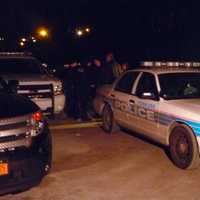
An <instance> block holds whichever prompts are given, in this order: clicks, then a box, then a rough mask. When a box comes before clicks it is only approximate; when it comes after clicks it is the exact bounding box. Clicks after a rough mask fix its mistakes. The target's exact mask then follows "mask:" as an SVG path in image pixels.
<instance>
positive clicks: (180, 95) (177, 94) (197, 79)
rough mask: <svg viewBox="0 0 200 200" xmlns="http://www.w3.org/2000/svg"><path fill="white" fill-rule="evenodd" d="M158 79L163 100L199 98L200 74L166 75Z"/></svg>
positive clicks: (161, 75)
mask: <svg viewBox="0 0 200 200" xmlns="http://www.w3.org/2000/svg"><path fill="white" fill-rule="evenodd" d="M158 77H159V81H160V87H161V93H162V96H163V97H164V98H165V99H169V100H170V99H187V98H200V73H168V74H160V75H159V76H158Z"/></svg>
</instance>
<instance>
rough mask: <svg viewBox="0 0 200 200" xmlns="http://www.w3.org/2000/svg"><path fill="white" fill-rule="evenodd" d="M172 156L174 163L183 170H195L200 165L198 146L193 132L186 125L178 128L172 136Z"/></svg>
mask: <svg viewBox="0 0 200 200" xmlns="http://www.w3.org/2000/svg"><path fill="white" fill-rule="evenodd" d="M169 143H170V154H171V158H172V161H173V163H174V164H175V165H176V166H177V167H179V168H181V169H194V168H197V167H198V166H199V164H200V158H199V150H198V144H197V141H196V138H195V135H194V133H193V132H192V130H191V129H190V128H189V127H187V126H186V125H183V124H180V125H178V126H176V127H175V128H174V129H173V130H172V132H171V135H170V138H169Z"/></svg>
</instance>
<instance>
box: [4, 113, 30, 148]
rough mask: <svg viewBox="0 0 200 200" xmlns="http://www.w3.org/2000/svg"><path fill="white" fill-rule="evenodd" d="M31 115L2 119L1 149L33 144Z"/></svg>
mask: <svg viewBox="0 0 200 200" xmlns="http://www.w3.org/2000/svg"><path fill="white" fill-rule="evenodd" d="M29 118H30V115H27V116H24V117H16V118H11V119H10V118H9V119H3V120H0V150H1V151H2V150H6V149H12V148H15V147H29V146H30V145H31V127H30V125H29Z"/></svg>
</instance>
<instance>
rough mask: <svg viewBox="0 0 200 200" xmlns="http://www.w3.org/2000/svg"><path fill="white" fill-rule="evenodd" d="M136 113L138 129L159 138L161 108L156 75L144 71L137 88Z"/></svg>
mask: <svg viewBox="0 0 200 200" xmlns="http://www.w3.org/2000/svg"><path fill="white" fill-rule="evenodd" d="M135 94H136V98H135V110H134V112H135V114H136V115H137V117H138V118H137V122H138V123H137V124H136V126H137V130H138V131H139V132H141V133H143V134H146V135H148V136H150V137H152V138H154V139H158V123H157V121H156V114H157V112H158V110H159V97H158V89H157V84H156V79H155V76H154V75H153V74H152V73H148V72H143V73H142V75H141V77H140V80H139V82H138V85H137V88H136V92H135Z"/></svg>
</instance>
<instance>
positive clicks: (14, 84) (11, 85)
mask: <svg viewBox="0 0 200 200" xmlns="http://www.w3.org/2000/svg"><path fill="white" fill-rule="evenodd" d="M18 87H19V81H18V80H9V81H8V90H9V92H10V93H14V94H17V89H18Z"/></svg>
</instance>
